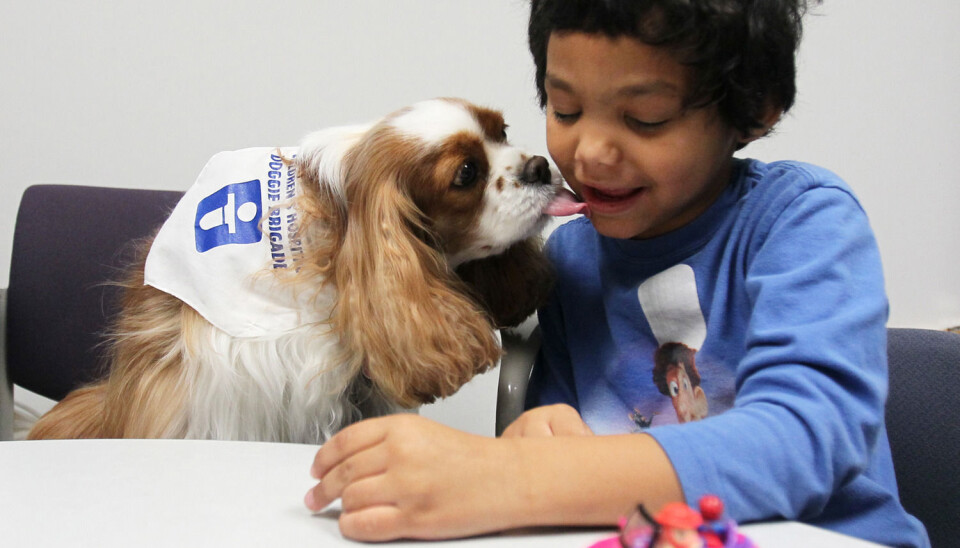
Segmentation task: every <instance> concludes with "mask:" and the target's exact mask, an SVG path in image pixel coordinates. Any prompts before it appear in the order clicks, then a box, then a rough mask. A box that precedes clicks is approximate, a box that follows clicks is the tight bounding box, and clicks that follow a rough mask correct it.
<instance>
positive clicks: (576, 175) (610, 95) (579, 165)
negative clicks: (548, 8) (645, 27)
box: [544, 32, 740, 239]
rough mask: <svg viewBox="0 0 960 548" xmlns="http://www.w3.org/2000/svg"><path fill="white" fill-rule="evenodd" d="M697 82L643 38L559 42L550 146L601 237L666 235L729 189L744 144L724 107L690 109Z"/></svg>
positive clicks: (553, 52) (554, 42) (552, 70)
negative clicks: (692, 84) (689, 95)
mask: <svg viewBox="0 0 960 548" xmlns="http://www.w3.org/2000/svg"><path fill="white" fill-rule="evenodd" d="M687 79H688V69H687V68H686V67H684V66H683V65H681V64H680V63H679V62H677V61H676V60H675V59H674V58H673V57H672V56H671V55H670V53H669V52H668V51H666V50H664V49H662V48H655V47H652V46H648V45H646V44H644V43H642V42H640V41H639V40H635V39H632V38H618V39H615V40H611V39H610V38H607V37H606V36H604V35H593V34H584V33H576V32H573V33H554V34H552V35H551V36H550V41H549V43H548V46H547V66H546V78H545V81H544V86H545V89H546V92H547V147H548V149H549V151H550V155H551V156H552V157H553V159H554V161H555V162H556V163H557V167H559V168H560V171H561V173H562V174H563V176H564V178H565V179H566V180H567V183H569V184H570V187H571V188H573V190H574V192H576V193H577V195H579V196H580V197H581V198H583V200H584V201H586V202H587V203H588V204H589V206H590V220H591V222H592V223H593V225H594V227H595V228H596V229H597V231H598V232H600V233H601V234H603V235H605V236H609V237H613V238H641V239H642V238H651V237H654V236H659V235H661V234H665V233H667V232H670V231H672V230H674V229H677V228H679V227H681V226H683V225H685V224H687V223H689V222H690V221H692V220H693V219H695V218H696V217H697V216H698V215H700V214H701V213H703V211H704V210H706V209H707V208H708V207H709V206H710V204H712V203H713V201H714V200H715V199H716V198H717V196H719V195H720V193H721V192H722V190H723V188H724V187H725V186H726V184H727V182H728V180H729V177H730V170H731V165H732V162H731V159H732V156H733V151H734V150H735V148H736V144H737V142H738V140H739V137H740V136H739V135H738V133H737V132H736V130H734V128H732V127H731V126H729V125H728V124H726V123H724V122H723V121H722V119H721V117H720V116H719V114H718V112H717V108H716V106H714V105H711V106H709V107H704V108H696V109H686V110H685V109H684V108H683V102H684V98H685V96H686V92H687Z"/></svg>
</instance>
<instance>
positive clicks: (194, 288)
mask: <svg viewBox="0 0 960 548" xmlns="http://www.w3.org/2000/svg"><path fill="white" fill-rule="evenodd" d="M296 152H297V149H296V148H281V149H278V148H269V147H261V148H247V149H243V150H237V151H232V152H221V153H219V154H217V155H215V156H214V157H213V158H211V159H210V161H209V162H207V165H206V166H204V168H203V171H201V172H200V175H199V176H198V177H197V181H196V182H195V183H194V184H193V186H192V187H190V189H188V190H187V192H186V194H185V195H184V196H183V198H182V199H181V200H180V202H179V203H178V204H177V207H176V208H174V210H173V213H172V214H171V215H170V217H169V218H168V219H167V221H166V222H165V223H164V225H163V227H162V228H161V229H160V232H159V234H157V237H156V239H155V240H154V242H153V246H152V247H151V248H150V253H149V254H148V255H147V263H146V269H145V273H144V283H145V284H147V285H150V286H153V287H155V288H157V289H159V290H161V291H164V292H166V293H169V294H171V295H173V296H175V297H177V298H178V299H180V300H182V301H183V302H185V303H187V304H188V305H190V306H191V307H193V308H194V309H195V310H196V311H197V312H199V313H200V314H201V315H202V316H203V317H204V318H206V319H207V321H209V322H210V323H212V324H213V325H215V326H217V327H218V328H220V329H222V330H223V331H226V332H227V333H229V334H230V335H232V336H234V337H257V336H264V335H273V334H277V333H282V332H285V331H289V330H291V329H293V328H296V327H298V326H300V325H303V324H305V323H312V322H315V321H321V320H323V319H325V318H323V317H321V316H320V315H319V314H316V313H315V312H314V310H315V309H314V307H309V306H304V305H303V303H301V302H299V301H298V297H297V295H295V294H293V292H292V291H291V290H290V289H289V287H287V286H284V285H283V284H282V283H281V282H280V281H279V279H278V278H277V277H276V276H274V275H273V272H272V271H273V270H275V269H285V270H293V269H296V268H297V265H298V264H299V260H300V259H301V258H302V256H303V249H302V247H301V246H300V240H299V237H298V227H299V223H298V222H297V212H296V210H294V209H292V208H291V207H289V206H290V205H291V203H292V199H293V198H294V197H295V196H296V195H297V180H296V168H295V167H294V166H293V165H291V164H290V163H285V162H284V161H283V158H284V157H285V158H288V159H289V158H293V157H294V156H295V155H296Z"/></svg>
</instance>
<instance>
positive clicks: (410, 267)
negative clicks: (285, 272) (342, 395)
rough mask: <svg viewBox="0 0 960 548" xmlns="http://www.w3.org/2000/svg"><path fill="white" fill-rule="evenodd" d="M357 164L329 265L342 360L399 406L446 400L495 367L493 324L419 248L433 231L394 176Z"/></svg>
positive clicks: (439, 260) (363, 161)
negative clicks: (333, 257) (343, 226)
mask: <svg viewBox="0 0 960 548" xmlns="http://www.w3.org/2000/svg"><path fill="white" fill-rule="evenodd" d="M354 160H355V162H354V164H355V165H356V169H353V170H350V173H349V174H348V175H347V177H348V179H349V180H347V181H346V186H345V189H346V192H347V196H346V198H347V201H346V203H347V204H348V205H347V208H348V211H347V216H346V224H345V230H344V233H343V239H342V241H341V244H340V247H339V249H338V250H337V253H336V258H335V260H334V264H333V265H332V268H333V270H334V272H335V276H334V279H335V283H336V286H337V303H336V305H335V307H334V312H333V317H332V323H333V327H334V329H335V330H336V332H337V334H338V336H339V338H340V341H341V343H342V345H343V347H344V352H345V356H344V357H345V358H347V359H349V360H350V361H351V362H352V364H353V367H355V368H358V369H362V371H363V373H364V374H366V375H367V376H368V377H370V379H371V380H373V382H374V384H375V385H376V386H377V387H378V388H379V389H380V390H381V391H382V392H383V393H384V394H386V395H387V396H388V397H389V398H391V399H392V400H394V401H396V402H397V403H399V404H400V405H402V406H404V407H414V406H416V405H419V404H423V403H429V402H431V401H433V400H434V399H436V398H437V397H446V396H449V395H451V394H453V393H454V392H456V391H457V390H458V389H459V388H460V387H461V386H462V385H463V384H464V383H466V382H467V381H468V380H470V379H471V378H472V377H473V376H474V375H475V374H477V373H480V372H483V371H485V370H487V369H488V368H490V367H492V366H494V365H496V363H497V361H498V360H499V358H500V353H501V352H500V346H499V343H498V342H497V339H496V337H495V334H494V327H493V324H492V323H491V322H490V319H489V317H488V315H487V313H486V312H485V311H484V310H483V308H482V307H481V306H480V305H479V304H478V303H477V302H475V300H474V299H473V298H471V297H470V296H469V290H468V288H467V287H466V286H465V284H464V283H463V282H462V281H460V279H459V278H458V277H457V276H456V275H455V274H454V273H453V272H452V271H451V270H450V268H449V266H448V265H447V262H446V261H445V260H444V258H443V257H442V256H441V255H440V253H439V252H438V251H436V250H435V249H433V248H432V247H431V246H430V245H428V244H427V243H426V242H429V241H431V236H430V231H429V229H428V228H427V227H426V226H425V225H424V223H423V219H422V214H421V212H420V211H419V209H418V208H417V207H416V205H415V204H414V203H413V201H412V200H411V199H410V197H409V196H408V195H407V193H406V192H405V191H404V190H403V188H404V186H403V184H402V183H401V182H400V181H399V177H400V176H399V175H398V174H396V173H392V172H390V170H389V168H385V167H384V163H385V162H381V161H377V159H376V158H372V159H371V158H367V157H366V155H364V153H363V152H360V153H358V155H357V158H354ZM357 372H359V370H358V371H357Z"/></svg>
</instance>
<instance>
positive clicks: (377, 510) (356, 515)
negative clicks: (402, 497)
mask: <svg viewBox="0 0 960 548" xmlns="http://www.w3.org/2000/svg"><path fill="white" fill-rule="evenodd" d="M402 527H403V516H402V514H401V512H400V509H399V508H397V507H396V506H374V507H370V508H365V509H363V510H359V511H356V512H344V513H342V514H340V532H341V533H343V536H345V537H347V538H350V539H354V540H362V541H367V542H382V541H387V540H395V539H398V538H401V537H403V536H404V531H403V529H402Z"/></svg>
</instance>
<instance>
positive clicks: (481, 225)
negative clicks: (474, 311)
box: [385, 99, 560, 265]
mask: <svg viewBox="0 0 960 548" xmlns="http://www.w3.org/2000/svg"><path fill="white" fill-rule="evenodd" d="M385 124H386V125H387V126H388V127H390V128H393V129H394V130H395V131H396V136H397V137H398V139H399V140H400V141H401V142H402V143H403V144H402V145H400V147H401V148H408V151H404V155H406V156H407V157H412V156H414V155H417V154H422V155H423V156H422V157H423V161H422V162H421V163H418V164H416V165H415V166H410V169H411V170H412V171H414V173H410V174H409V178H408V179H407V180H408V182H409V185H410V186H409V192H410V195H411V197H412V199H413V201H414V203H416V204H417V205H418V207H419V208H420V209H421V211H423V213H424V214H425V215H426V217H427V218H429V219H430V220H431V221H432V228H433V230H434V231H435V232H436V234H437V235H438V236H439V238H440V243H441V245H442V249H443V251H444V253H445V254H446V255H447V258H448V261H449V262H450V263H451V264H453V265H457V264H460V263H463V262H466V261H470V260H473V259H479V258H482V257H486V256H490V255H496V254H499V253H502V252H503V251H504V250H505V249H506V248H507V247H508V246H510V245H512V244H513V243H515V242H517V241H519V240H522V239H524V238H526V237H528V236H530V235H532V234H534V233H537V232H539V231H540V230H541V229H542V228H543V222H544V220H545V216H544V213H543V212H544V210H545V209H546V207H547V205H548V204H549V203H550V202H551V200H552V199H553V197H554V195H555V194H556V190H557V187H558V186H559V184H560V179H559V175H556V174H555V173H554V172H552V171H551V169H550V168H549V165H548V163H547V161H546V160H545V159H544V158H542V157H539V156H530V155H527V154H525V153H523V152H522V151H520V150H519V149H517V148H516V147H514V146H511V145H510V144H509V142H508V141H507V132H506V129H507V126H506V124H505V123H504V120H503V116H502V115H501V114H500V113H499V112H496V111H493V110H489V109H484V108H480V107H476V106H473V105H469V104H466V103H463V102H459V101H451V100H442V99H441V100H434V101H427V102H424V103H419V104H417V105H414V106H412V107H410V108H409V109H406V110H404V111H401V112H399V113H397V114H395V115H393V116H391V117H390V118H388V119H387V120H386V122H385Z"/></svg>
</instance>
